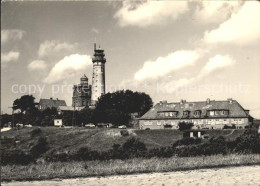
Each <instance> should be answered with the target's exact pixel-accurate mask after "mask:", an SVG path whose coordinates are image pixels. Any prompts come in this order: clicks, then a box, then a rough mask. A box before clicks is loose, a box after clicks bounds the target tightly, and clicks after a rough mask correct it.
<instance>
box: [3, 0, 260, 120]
mask: <svg viewBox="0 0 260 186" xmlns="http://www.w3.org/2000/svg"><path fill="white" fill-rule="evenodd" d="M1 5H2V6H1V19H2V20H1V48H2V50H1V111H2V113H11V109H10V108H8V107H10V106H12V104H13V101H14V100H15V99H16V98H20V97H21V96H22V95H25V94H32V95H33V96H34V97H35V98H36V100H35V101H36V102H37V101H39V99H40V98H50V97H53V98H54V99H56V98H58V99H65V101H66V103H67V105H71V104H72V86H73V85H74V84H78V83H79V81H80V77H81V76H83V75H84V74H86V75H87V76H88V78H89V83H90V84H91V83H92V82H91V79H92V61H91V59H92V56H93V52H94V51H93V50H94V43H95V42H96V43H97V45H100V47H101V48H102V49H104V50H105V55H106V59H107V62H106V92H114V91H116V90H122V89H130V90H133V91H140V92H145V93H147V94H149V95H150V96H151V98H152V100H153V102H154V103H157V102H159V101H162V100H167V101H168V102H179V101H180V100H181V99H184V100H187V101H203V100H205V101H206V99H207V98H210V99H211V100H227V99H228V98H232V99H234V100H237V101H238V102H239V103H240V104H241V105H242V106H243V107H244V108H245V109H249V110H250V113H251V115H252V116H253V117H256V118H260V83H259V80H260V75H259V71H260V52H259V51H260V34H259V33H260V13H259V12H260V2H259V1H248V2H244V1H124V2H121V1H108V2H104V1H96V2H92V1H90V2H86V1H84V2H83V1H74V2H69V1H63V2H48V1H45V2H40V1H38V2H32V1H22V2H19V1H13V2H10V1H5V2H2V4H1Z"/></svg>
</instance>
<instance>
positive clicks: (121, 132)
mask: <svg viewBox="0 0 260 186" xmlns="http://www.w3.org/2000/svg"><path fill="white" fill-rule="evenodd" d="M120 134H121V135H122V136H128V135H129V132H128V130H120Z"/></svg>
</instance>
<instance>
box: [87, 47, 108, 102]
mask: <svg viewBox="0 0 260 186" xmlns="http://www.w3.org/2000/svg"><path fill="white" fill-rule="evenodd" d="M92 62H93V77H92V91H91V92H92V93H91V105H95V104H96V102H97V100H98V98H99V97H100V96H101V95H103V94H105V90H106V87H105V63H106V58H105V53H104V50H102V49H101V48H100V46H99V48H98V49H96V43H95V44H94V57H93V58H92Z"/></svg>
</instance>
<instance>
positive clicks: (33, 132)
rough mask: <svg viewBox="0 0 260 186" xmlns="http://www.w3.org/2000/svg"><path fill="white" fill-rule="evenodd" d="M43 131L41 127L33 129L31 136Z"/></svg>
mask: <svg viewBox="0 0 260 186" xmlns="http://www.w3.org/2000/svg"><path fill="white" fill-rule="evenodd" d="M41 132H42V130H41V129H40V128H37V129H33V130H32V131H31V137H34V136H36V135H39V134H41Z"/></svg>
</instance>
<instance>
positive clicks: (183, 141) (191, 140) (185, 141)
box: [172, 138, 202, 148]
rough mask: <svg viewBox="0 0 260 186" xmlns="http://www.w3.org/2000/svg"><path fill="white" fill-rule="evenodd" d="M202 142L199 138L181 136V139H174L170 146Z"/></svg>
mask: <svg viewBox="0 0 260 186" xmlns="http://www.w3.org/2000/svg"><path fill="white" fill-rule="evenodd" d="M201 142H202V140H201V138H183V139H181V140H178V141H176V142H175V143H174V144H173V145H172V147H173V148H174V147H177V146H181V145H195V144H200V143H201Z"/></svg>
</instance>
